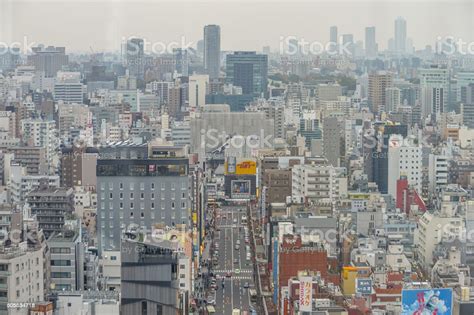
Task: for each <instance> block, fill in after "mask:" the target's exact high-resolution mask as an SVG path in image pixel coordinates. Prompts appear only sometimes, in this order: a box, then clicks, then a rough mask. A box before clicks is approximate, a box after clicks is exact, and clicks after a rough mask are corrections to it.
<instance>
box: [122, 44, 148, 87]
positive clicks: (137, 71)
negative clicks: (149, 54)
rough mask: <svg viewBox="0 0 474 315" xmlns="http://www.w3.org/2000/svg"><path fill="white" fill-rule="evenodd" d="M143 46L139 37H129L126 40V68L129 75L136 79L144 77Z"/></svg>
mask: <svg viewBox="0 0 474 315" xmlns="http://www.w3.org/2000/svg"><path fill="white" fill-rule="evenodd" d="M144 49H145V47H144V41H143V39H141V38H131V39H129V40H128V41H127V45H126V52H125V53H126V57H127V62H126V64H127V68H128V71H129V74H130V75H131V76H135V77H136V78H137V79H138V80H143V79H144V78H145V50H144Z"/></svg>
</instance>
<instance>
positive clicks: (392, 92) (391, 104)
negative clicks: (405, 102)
mask: <svg viewBox="0 0 474 315" xmlns="http://www.w3.org/2000/svg"><path fill="white" fill-rule="evenodd" d="M400 105H401V104H400V89H399V88H396V87H389V88H387V89H385V112H386V113H390V112H393V111H396V110H397V109H398V107H399V106H400Z"/></svg>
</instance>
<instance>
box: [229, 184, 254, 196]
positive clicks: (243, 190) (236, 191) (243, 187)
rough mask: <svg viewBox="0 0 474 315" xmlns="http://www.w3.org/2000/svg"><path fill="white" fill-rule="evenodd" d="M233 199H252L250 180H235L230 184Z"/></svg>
mask: <svg viewBox="0 0 474 315" xmlns="http://www.w3.org/2000/svg"><path fill="white" fill-rule="evenodd" d="M230 189H231V198H233V199H248V198H250V180H240V179H238V180H233V181H232V182H231V184H230Z"/></svg>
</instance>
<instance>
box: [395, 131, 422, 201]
mask: <svg viewBox="0 0 474 315" xmlns="http://www.w3.org/2000/svg"><path fill="white" fill-rule="evenodd" d="M411 142H412V141H411V140H410V139H408V138H406V139H404V138H402V137H401V136H399V135H393V136H391V137H390V139H389V148H388V182H387V183H388V193H389V194H390V195H392V197H394V198H396V196H397V180H398V179H400V176H402V175H403V176H406V178H407V180H408V184H409V185H410V186H411V187H413V188H414V189H416V191H417V192H418V193H419V194H421V186H422V185H421V184H422V148H421V146H420V145H417V144H414V143H411Z"/></svg>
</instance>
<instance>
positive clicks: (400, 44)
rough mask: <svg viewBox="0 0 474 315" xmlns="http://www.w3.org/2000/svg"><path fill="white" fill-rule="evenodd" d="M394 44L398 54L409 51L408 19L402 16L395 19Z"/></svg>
mask: <svg viewBox="0 0 474 315" xmlns="http://www.w3.org/2000/svg"><path fill="white" fill-rule="evenodd" d="M394 46H395V47H394V48H395V52H396V53H398V54H405V53H406V52H407V21H406V20H405V19H404V18H402V17H400V16H399V17H397V19H396V20H395V36H394Z"/></svg>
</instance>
